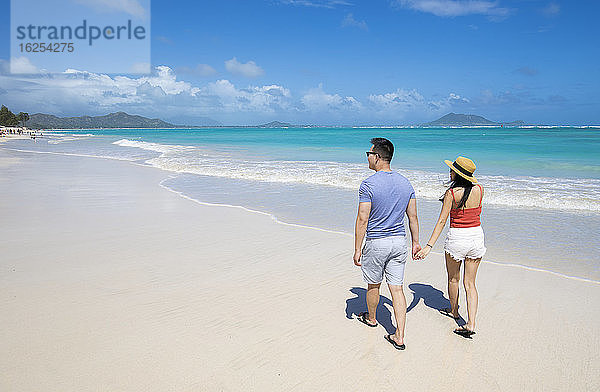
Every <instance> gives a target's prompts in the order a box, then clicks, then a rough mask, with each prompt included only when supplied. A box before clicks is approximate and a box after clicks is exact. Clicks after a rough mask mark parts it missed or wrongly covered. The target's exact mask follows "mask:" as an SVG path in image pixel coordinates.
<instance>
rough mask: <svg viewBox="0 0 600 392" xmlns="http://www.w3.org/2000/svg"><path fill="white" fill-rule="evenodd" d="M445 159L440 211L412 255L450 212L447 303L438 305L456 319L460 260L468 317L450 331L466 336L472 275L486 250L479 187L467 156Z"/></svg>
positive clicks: (472, 307) (471, 319) (472, 308)
mask: <svg viewBox="0 0 600 392" xmlns="http://www.w3.org/2000/svg"><path fill="white" fill-rule="evenodd" d="M445 162H446V165H448V166H450V181H451V183H450V187H449V188H448V189H447V190H446V193H445V194H444V196H443V197H442V198H441V199H440V201H441V202H442V203H443V204H442V211H441V212H440V217H439V218H438V221H437V224H436V225H435V228H434V229H433V233H432V234H431V238H430V239H429V241H428V242H427V245H425V247H424V248H423V249H422V250H421V251H420V252H419V253H417V256H416V257H417V258H425V257H426V256H427V255H428V254H429V252H430V251H431V249H432V247H433V245H435V242H436V241H437V239H438V237H439V236H440V233H441V232H442V230H443V228H444V226H445V225H446V221H447V220H448V215H450V229H449V230H448V234H447V236H446V242H445V244H444V251H445V258H446V271H447V272H448V297H450V306H451V307H450V308H449V309H442V310H441V312H442V313H443V314H445V315H447V316H450V317H452V318H454V319H455V320H458V319H460V315H459V314H458V283H459V281H460V265H461V264H462V262H463V261H464V264H465V269H464V275H463V285H464V286H465V291H466V292H467V314H468V321H467V324H465V325H463V326H461V327H459V328H456V329H455V330H454V333H456V334H459V335H461V336H463V337H467V338H470V337H471V335H473V334H474V333H475V316H476V314H477V302H478V295H477V288H476V287H475V277H476V276H477V268H478V267H479V262H480V261H481V258H482V257H483V255H484V254H485V251H486V248H485V246H484V236H483V230H482V228H481V221H480V215H481V206H482V202H483V187H482V186H481V185H480V184H478V183H477V180H476V179H475V177H473V173H474V172H475V164H474V163H473V161H472V160H470V159H469V158H464V157H458V158H456V160H455V161H454V162H451V161H448V160H446V161H445Z"/></svg>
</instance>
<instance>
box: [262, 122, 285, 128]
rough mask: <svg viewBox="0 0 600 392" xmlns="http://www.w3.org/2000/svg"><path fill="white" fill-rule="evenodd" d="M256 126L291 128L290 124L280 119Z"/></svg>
mask: <svg viewBox="0 0 600 392" xmlns="http://www.w3.org/2000/svg"><path fill="white" fill-rule="evenodd" d="M256 127H257V128H291V127H293V125H292V124H289V123H284V122H281V121H271V122H270V123H266V124H261V125H257V126H256Z"/></svg>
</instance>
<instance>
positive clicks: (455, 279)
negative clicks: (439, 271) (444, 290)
mask: <svg viewBox="0 0 600 392" xmlns="http://www.w3.org/2000/svg"><path fill="white" fill-rule="evenodd" d="M446 271H447V272H448V297H449V298H450V308H451V309H452V315H453V316H454V318H458V317H459V316H458V284H459V282H460V261H456V260H454V259H453V258H452V256H450V254H449V253H446Z"/></svg>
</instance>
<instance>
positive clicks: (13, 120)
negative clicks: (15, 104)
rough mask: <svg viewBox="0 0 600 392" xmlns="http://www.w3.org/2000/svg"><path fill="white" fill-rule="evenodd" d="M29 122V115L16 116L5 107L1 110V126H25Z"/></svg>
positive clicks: (21, 113) (19, 114)
mask: <svg viewBox="0 0 600 392" xmlns="http://www.w3.org/2000/svg"><path fill="white" fill-rule="evenodd" d="M28 120H29V113H25V112H19V113H18V114H14V113H13V112H11V111H10V110H9V109H8V108H7V107H6V106H4V105H2V107H1V108H0V125H2V126H5V127H16V126H18V125H19V124H21V125H23V126H25V123H26V122H27V121H28Z"/></svg>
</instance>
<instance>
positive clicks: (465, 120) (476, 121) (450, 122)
mask: <svg viewBox="0 0 600 392" xmlns="http://www.w3.org/2000/svg"><path fill="white" fill-rule="evenodd" d="M500 125H506V126H519V125H524V123H523V121H512V122H507V123H499V122H494V121H490V120H488V119H487V118H484V117H481V116H477V115H475V114H456V113H448V114H446V115H445V116H443V117H440V118H438V119H437V120H435V121H431V122H428V123H425V124H421V126H422V127H473V126H500Z"/></svg>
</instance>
